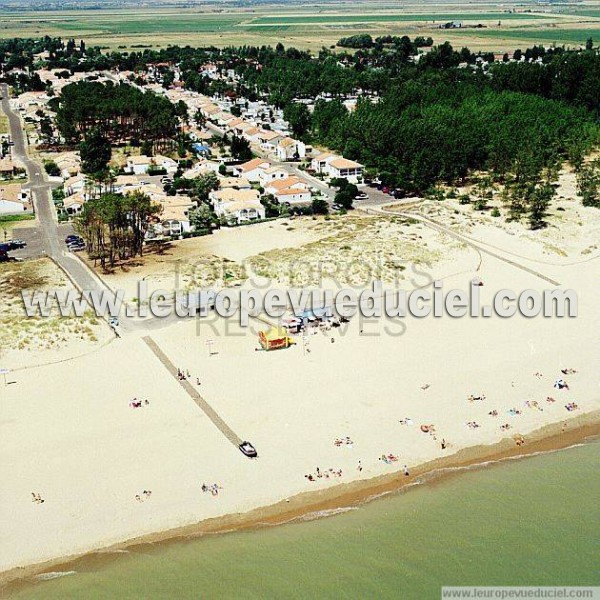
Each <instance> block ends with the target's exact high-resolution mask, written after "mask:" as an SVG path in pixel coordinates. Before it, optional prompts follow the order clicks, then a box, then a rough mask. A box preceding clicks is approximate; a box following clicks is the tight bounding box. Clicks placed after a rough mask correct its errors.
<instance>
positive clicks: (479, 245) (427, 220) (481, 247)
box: [369, 203, 560, 286]
mask: <svg viewBox="0 0 600 600" xmlns="http://www.w3.org/2000/svg"><path fill="white" fill-rule="evenodd" d="M397 204H398V203H393V204H391V205H389V207H386V206H381V207H373V206H371V207H369V212H378V213H380V214H385V215H390V214H395V215H399V216H401V217H406V218H407V219H415V220H417V221H420V222H421V223H423V224H424V225H425V226H427V227H430V228H431V229H435V230H436V231H439V232H440V233H444V234H447V235H449V236H451V237H453V238H454V239H456V240H458V241H460V242H462V243H464V244H466V245H467V246H471V247H472V248H474V249H475V250H477V251H478V252H483V253H485V254H488V255H489V256H492V257H494V258H497V259H498V260H501V261H503V262H505V263H507V264H509V265H510V266H512V267H515V268H517V269H521V270H522V271H525V272H526V273H529V274H530V275H534V276H535V277H538V278H539V279H542V280H544V281H547V282H548V283H550V284H551V285H555V286H559V285H560V282H559V281H556V280H555V279H552V278H551V277H548V276H547V275H544V274H543V273H540V272H539V271H536V270H535V269H532V268H530V267H527V266H525V265H523V264H521V263H518V262H516V261H514V260H512V259H510V258H507V257H506V256H502V255H501V254H498V253H497V252H492V251H491V250H489V249H488V248H486V247H485V246H486V245H487V244H485V242H480V241H475V240H473V239H472V238H470V237H468V236H465V235H463V234H461V233H458V232H456V231H454V230H453V229H450V228H449V227H446V226H445V225H442V224H441V223H439V222H437V221H435V220H434V219H432V218H431V217H426V216H424V215H422V214H417V213H414V212H405V210H406V208H405V207H404V206H402V209H403V210H401V211H400V210H392V208H393V206H394V205H397ZM409 208H410V209H412V208H413V206H412V205H409Z"/></svg>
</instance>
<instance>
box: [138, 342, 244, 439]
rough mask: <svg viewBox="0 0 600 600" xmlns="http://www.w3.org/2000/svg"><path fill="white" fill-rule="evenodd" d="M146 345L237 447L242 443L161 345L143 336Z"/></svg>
mask: <svg viewBox="0 0 600 600" xmlns="http://www.w3.org/2000/svg"><path fill="white" fill-rule="evenodd" d="M142 339H143V340H144V342H146V345H147V346H148V348H150V350H152V352H153V353H154V355H155V356H156V358H158V360H160V362H161V363H162V364H163V366H164V367H165V368H166V369H167V371H169V373H170V374H171V375H173V377H175V378H176V379H177V380H178V381H179V383H180V385H181V387H183V389H184V390H185V391H186V392H187V393H188V395H189V397H190V398H191V399H192V400H193V401H194V402H195V403H196V404H197V405H198V407H199V408H200V409H201V410H202V412H203V413H204V414H205V415H206V416H207V417H208V418H209V419H210V420H211V421H212V423H213V424H214V426H215V427H216V428H217V429H218V430H219V431H220V432H221V433H222V434H223V435H224V436H225V437H226V438H227V439H228V440H229V441H230V442H231V443H232V444H233V445H234V446H235V447H236V448H237V447H238V446H239V445H240V444H241V443H242V438H240V437H239V436H238V435H237V434H236V433H235V432H234V431H233V429H231V427H229V425H227V423H225V421H224V420H223V419H222V418H221V417H220V416H219V414H218V413H217V411H216V410H215V409H214V408H213V407H212V406H211V405H210V404H209V403H208V402H207V401H206V400H205V399H204V398H203V397H202V396H201V395H200V394H199V393H198V391H197V390H196V389H194V387H193V386H192V384H191V383H190V382H189V381H188V380H187V379H183V378H181V377H180V372H179V370H178V369H177V367H176V366H175V365H174V364H173V363H172V362H171V360H170V359H169V357H168V356H167V355H166V354H165V353H164V352H163V351H162V349H161V348H160V346H159V345H158V344H157V343H156V342H155V341H154V340H153V339H152V338H151V337H150V336H145V337H144V338H142Z"/></svg>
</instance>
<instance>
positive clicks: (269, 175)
mask: <svg viewBox="0 0 600 600" xmlns="http://www.w3.org/2000/svg"><path fill="white" fill-rule="evenodd" d="M287 177H289V173H288V172H287V171H286V170H285V169H282V168H281V167H269V168H268V169H261V170H260V172H259V174H258V178H259V181H260V183H261V185H262V186H263V187H265V186H267V185H268V184H269V183H270V182H272V181H275V180H276V179H286V178H287Z"/></svg>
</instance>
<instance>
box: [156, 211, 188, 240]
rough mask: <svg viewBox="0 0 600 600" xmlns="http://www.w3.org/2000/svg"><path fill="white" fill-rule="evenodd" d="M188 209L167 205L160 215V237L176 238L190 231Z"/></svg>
mask: <svg viewBox="0 0 600 600" xmlns="http://www.w3.org/2000/svg"><path fill="white" fill-rule="evenodd" d="M188 210H189V209H188V208H186V207H185V206H173V205H167V206H165V207H164V208H163V212H162V214H161V215H160V217H161V219H162V220H161V222H160V227H161V232H162V235H171V236H178V235H181V234H183V233H187V232H189V231H191V230H192V226H191V223H190V219H189V217H188Z"/></svg>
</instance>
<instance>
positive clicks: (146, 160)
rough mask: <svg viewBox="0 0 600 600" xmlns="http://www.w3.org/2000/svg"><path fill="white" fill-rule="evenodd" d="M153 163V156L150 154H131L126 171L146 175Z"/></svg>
mask: <svg viewBox="0 0 600 600" xmlns="http://www.w3.org/2000/svg"><path fill="white" fill-rule="evenodd" d="M151 164H152V158H150V157H149V156H145V155H143V154H142V155H141V156H130V157H129V158H128V159H127V164H126V166H125V169H124V171H125V173H133V174H134V175H145V174H146V173H148V169H149V168H150V165H151Z"/></svg>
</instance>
